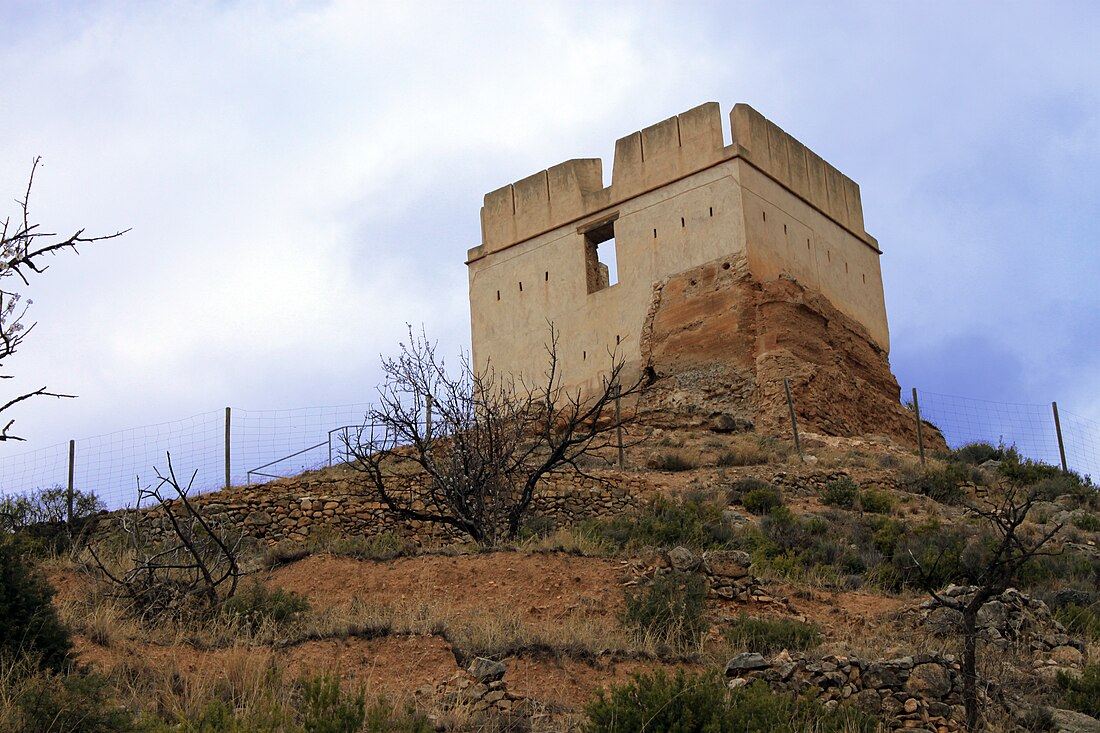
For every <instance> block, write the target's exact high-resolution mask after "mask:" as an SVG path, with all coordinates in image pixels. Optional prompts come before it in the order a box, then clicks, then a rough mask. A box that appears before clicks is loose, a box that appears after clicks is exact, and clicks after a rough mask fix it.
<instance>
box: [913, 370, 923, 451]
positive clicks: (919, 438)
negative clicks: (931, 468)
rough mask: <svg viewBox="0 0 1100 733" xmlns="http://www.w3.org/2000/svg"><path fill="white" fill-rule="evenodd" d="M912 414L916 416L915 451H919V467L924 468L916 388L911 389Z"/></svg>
mask: <svg viewBox="0 0 1100 733" xmlns="http://www.w3.org/2000/svg"><path fill="white" fill-rule="evenodd" d="M913 414H914V415H916V416H917V449H918V450H919V451H920V465H921V467H922V468H923V467H924V428H923V427H922V426H921V419H920V403H919V402H917V388H916V387H913Z"/></svg>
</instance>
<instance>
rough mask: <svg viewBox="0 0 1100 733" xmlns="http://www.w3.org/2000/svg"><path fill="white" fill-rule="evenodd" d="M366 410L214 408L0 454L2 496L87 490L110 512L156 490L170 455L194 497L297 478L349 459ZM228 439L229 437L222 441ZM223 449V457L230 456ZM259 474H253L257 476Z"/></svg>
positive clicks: (357, 406)
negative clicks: (141, 491) (145, 489)
mask: <svg viewBox="0 0 1100 733" xmlns="http://www.w3.org/2000/svg"><path fill="white" fill-rule="evenodd" d="M369 408H370V405H369V404H367V403H354V404H348V405H336V406H325V407H304V408H296V409H288V410H241V409H236V408H234V409H226V410H213V411H210V412H203V413H200V414H198V415H193V416H191V417H189V418H186V419H183V420H175V421H172V422H166V423H160V424H157V425H146V426H143V427H139V428H130V429H127V430H120V431H117V432H113V433H106V434H103V435H97V436H93V437H90V438H81V439H77V440H74V441H72V448H73V451H72V461H71V464H70V453H69V452H70V445H69V444H68V443H61V444H58V445H53V446H49V447H47V448H40V449H37V450H32V451H27V452H25V453H18V454H12V455H7V456H0V495H3V494H23V493H32V492H36V491H40V490H42V489H47V488H51V487H55V486H63V487H67V486H68V483H69V470H70V465H71V468H72V474H73V475H72V484H73V488H74V490H77V491H83V492H92V493H94V494H96V496H97V497H99V498H100V500H101V501H103V502H104V503H105V504H106V505H107V507H108V508H110V509H115V508H120V507H124V506H133V505H134V503H135V502H136V500H137V495H138V491H137V489H138V486H139V485H140V486H149V485H152V484H155V482H156V480H157V479H156V476H157V471H160V472H162V473H163V472H166V471H167V470H168V464H167V456H168V454H171V456H172V466H173V468H174V469H175V472H176V477H177V479H179V481H180V482H181V484H182V485H187V484H188V482H190V483H191V490H192V493H202V492H207V491H216V490H218V489H222V488H224V487H225V485H226V476H227V473H228V477H229V484H230V485H232V486H240V485H244V484H249V483H263V482H264V481H268V480H271V479H273V478H278V477H283V476H294V475H297V474H300V473H302V472H303V471H307V470H310V469H315V468H320V467H322V466H325V465H330V464H332V463H337V462H343V461H346V460H347V459H348V456H347V446H346V437H345V436H347V437H351V438H352V439H354V435H355V432H354V430H355V427H357V426H359V425H362V424H363V423H364V416H365V415H366V413H367V410H368V409H369ZM227 433H228V436H229V439H228V441H227V440H226V435H227ZM227 448H228V457H227ZM257 469H258V470H257Z"/></svg>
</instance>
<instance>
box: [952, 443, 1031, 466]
mask: <svg viewBox="0 0 1100 733" xmlns="http://www.w3.org/2000/svg"><path fill="white" fill-rule="evenodd" d="M1013 450H1015V449H1014V448H1005V447H1004V446H1003V445H1002V446H1000V447H999V448H995V447H993V446H992V445H990V444H989V443H982V442H976V443H967V444H966V445H964V446H962V447H959V448H956V449H955V450H953V451H950V452H949V453H948V454H947V460H948V461H950V462H952V463H965V464H967V465H970V466H980V465H981V464H983V463H985V462H986V461H1003V460H1004V459H1005V456H1006V455H1007V454H1008V453H1009V452H1011V451H1013Z"/></svg>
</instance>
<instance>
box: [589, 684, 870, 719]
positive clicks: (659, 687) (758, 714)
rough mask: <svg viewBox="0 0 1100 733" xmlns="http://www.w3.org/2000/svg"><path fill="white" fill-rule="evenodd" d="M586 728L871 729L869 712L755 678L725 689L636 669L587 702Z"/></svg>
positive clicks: (719, 686) (715, 685)
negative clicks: (826, 704)
mask: <svg viewBox="0 0 1100 733" xmlns="http://www.w3.org/2000/svg"><path fill="white" fill-rule="evenodd" d="M586 712H587V714H588V724H587V725H586V726H585V728H584V730H585V731H586V733H637V731H646V732H647V733H773V732H774V733H803V731H808V730H812V731H816V732H817V733H834V732H836V733H839V732H840V731H845V732H846V733H863V732H864V731H866V732H867V733H870V732H871V731H874V730H875V729H876V721H875V720H874V719H873V718H870V717H868V716H865V715H862V714H860V713H858V712H857V711H855V710H852V709H850V708H847V707H839V708H837V709H836V710H834V711H831V712H830V711H826V710H825V709H824V708H823V707H821V706H820V705H818V704H817V703H815V702H811V701H809V700H805V699H797V698H793V697H791V696H789V695H784V694H777V693H774V692H772V691H771V690H769V689H768V687H767V685H765V684H763V683H761V682H755V683H753V684H751V685H748V686H746V687H741V688H739V689H736V690H733V691H731V692H729V693H728V694H727V693H726V692H725V689H724V686H723V685H722V682H721V680H719V679H717V678H715V677H712V676H708V675H700V676H692V677H688V676H686V675H684V673H683V672H682V671H680V672H677V673H676V676H675V677H674V678H673V679H671V680H670V679H668V677H666V676H665V674H664V672H663V671H661V670H658V671H657V672H656V673H654V674H644V675H636V676H635V677H634V680H633V682H631V683H629V684H627V685H624V686H622V687H614V688H612V690H611V692H610V693H609V694H605V693H604V692H603V691H600V692H599V693H597V696H596V698H595V699H594V700H593V701H592V702H591V703H589V705H588V707H587V708H586Z"/></svg>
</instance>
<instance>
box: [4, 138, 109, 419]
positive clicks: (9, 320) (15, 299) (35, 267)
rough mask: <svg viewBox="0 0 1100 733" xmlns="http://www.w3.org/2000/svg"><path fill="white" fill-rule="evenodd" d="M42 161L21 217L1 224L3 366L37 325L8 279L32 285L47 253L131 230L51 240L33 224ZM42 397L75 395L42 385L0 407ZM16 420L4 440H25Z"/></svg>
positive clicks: (29, 186) (37, 161) (30, 178)
mask: <svg viewBox="0 0 1100 733" xmlns="http://www.w3.org/2000/svg"><path fill="white" fill-rule="evenodd" d="M41 162H42V159H41V158H40V157H38V158H35V159H34V161H33V162H32V164H31V173H30V176H28V178H27V188H26V191H25V192H24V194H23V198H22V200H18V199H17V200H16V203H17V204H18V205H19V207H20V214H19V219H17V220H16V224H15V225H14V226H13V225H12V220H11V218H10V217H8V218H6V219H4V221H3V224H2V225H0V367H2V365H3V362H4V360H5V359H7V358H8V357H10V356H12V355H13V354H15V352H16V351H17V350H18V348H19V347H20V346H21V345H22V343H23V340H24V339H25V338H26V337H27V335H28V334H29V333H30V332H31V330H32V329H33V328H34V324H33V323H32V324H30V325H26V324H25V323H23V318H24V316H26V314H27V307H28V306H29V305H30V303H31V301H29V300H28V301H26V303H25V304H24V303H22V296H21V294H20V293H18V292H16V291H14V290H10V289H6V288H5V287H4V283H5V282H6V280H5V278H9V277H18V278H19V280H21V281H22V283H23V285H24V286H26V285H30V279H29V277H28V276H29V275H30V274H31V273H34V274H42V273H43V272H45V271H46V270H47V269H49V266H48V265H45V264H43V263H42V259H43V258H44V257H45V256H46V255H51V256H52V255H56V254H58V253H59V252H62V251H64V250H67V249H71V250H72V251H73V252H76V253H77V254H79V251H78V250H77V245H78V244H86V243H90V242H99V241H102V240H105V239H114V238H115V237H121V236H122V235H123V234H125V233H126V232H128V231H130V230H129V229H126V230H122V231H118V232H115V233H114V234H107V235H103V236H96V237H90V236H84V230H83V229H78V230H77V231H76V232H75V233H73V234H72V235H70V236H69V237H68V238H65V239H61V240H59V241H48V240H50V238H54V237H57V235H56V234H54V233H48V232H42V231H39V229H38V225H37V224H32V223H31V215H30V201H31V189H32V188H33V186H34V176H35V173H36V172H37V170H38V166H39V165H40V164H41ZM11 376H12V375H10V374H2V375H0V379H10V378H11ZM41 396H47V397H62V398H64V397H73V395H68V394H61V393H57V392H49V391H47V388H46V387H42V388H40V389H38V390H35V391H33V392H28V393H26V394H23V395H19V396H17V397H14V398H12V399H9V400H8V401H7V402H6V403H5V404H4V405H3V406H0V413H3V412H4V411H5V410H7V409H8V408H10V407H12V406H13V405H15V404H17V403H19V402H22V401H23V400H26V399H30V398H31V397H41ZM14 422H15V421H14V420H11V419H9V420H8V422H7V424H6V425H4V428H3V430H2V431H0V441H5V440H23V438H21V437H19V436H17V435H14V434H13V433H12V432H11V428H12V425H13V423H14Z"/></svg>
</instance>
